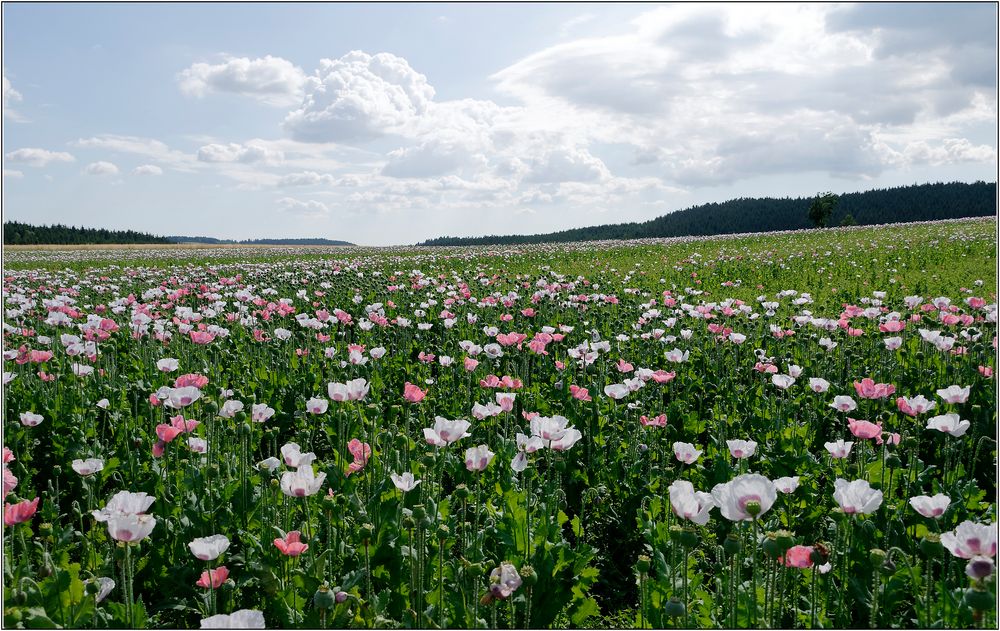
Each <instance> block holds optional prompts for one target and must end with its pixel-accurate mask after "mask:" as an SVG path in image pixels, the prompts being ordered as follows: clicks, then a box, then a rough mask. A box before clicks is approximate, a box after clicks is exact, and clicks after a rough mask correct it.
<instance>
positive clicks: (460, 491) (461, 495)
mask: <svg viewBox="0 0 1000 631" xmlns="http://www.w3.org/2000/svg"><path fill="white" fill-rule="evenodd" d="M452 494H453V495H454V496H455V499H457V500H467V499H469V487H467V486H466V485H464V484H459V485H458V486H456V487H455V491H454V492H453V493H452Z"/></svg>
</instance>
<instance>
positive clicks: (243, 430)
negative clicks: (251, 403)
mask: <svg viewBox="0 0 1000 631" xmlns="http://www.w3.org/2000/svg"><path fill="white" fill-rule="evenodd" d="M240 414H243V412H240ZM244 416H246V415H245V414H244ZM252 433H253V430H252V429H251V428H250V424H249V423H243V424H242V425H240V436H243V437H244V438H249V437H250V435H251V434H252Z"/></svg>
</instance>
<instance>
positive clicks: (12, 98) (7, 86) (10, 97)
mask: <svg viewBox="0 0 1000 631" xmlns="http://www.w3.org/2000/svg"><path fill="white" fill-rule="evenodd" d="M21 99H22V96H21V93H20V92H18V91H17V90H15V89H14V86H13V85H11V83H10V79H8V78H7V76H6V74H4V76H3V116H4V118H6V119H8V120H12V121H15V122H24V117H23V116H21V115H20V114H19V113H17V112H16V111H15V110H14V109H13V108H12V107H11V106H12V105H13V104H14V103H17V102H19V101H21Z"/></svg>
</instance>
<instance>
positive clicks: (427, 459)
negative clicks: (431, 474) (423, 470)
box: [421, 454, 435, 469]
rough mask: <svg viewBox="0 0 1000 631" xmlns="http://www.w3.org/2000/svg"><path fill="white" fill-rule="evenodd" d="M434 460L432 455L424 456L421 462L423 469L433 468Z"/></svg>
mask: <svg viewBox="0 0 1000 631" xmlns="http://www.w3.org/2000/svg"><path fill="white" fill-rule="evenodd" d="M434 460H435V458H434V455H433V454H426V455H425V456H424V458H423V460H422V461H421V462H423V464H424V466H425V467H427V468H428V469H430V468H432V467H433V466H434Z"/></svg>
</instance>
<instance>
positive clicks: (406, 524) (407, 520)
mask: <svg viewBox="0 0 1000 631" xmlns="http://www.w3.org/2000/svg"><path fill="white" fill-rule="evenodd" d="M402 525H403V528H406V529H407V530H413V529H414V528H416V526H417V522H415V521H414V520H413V516H412V515H407V516H405V517H403V524H402Z"/></svg>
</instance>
